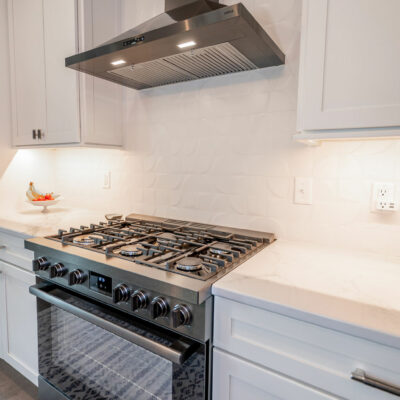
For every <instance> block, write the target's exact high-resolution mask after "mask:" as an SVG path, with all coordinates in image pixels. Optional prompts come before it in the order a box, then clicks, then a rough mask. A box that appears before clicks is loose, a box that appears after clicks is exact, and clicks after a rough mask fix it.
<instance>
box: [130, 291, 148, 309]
mask: <svg viewBox="0 0 400 400" xmlns="http://www.w3.org/2000/svg"><path fill="white" fill-rule="evenodd" d="M148 302H149V298H148V296H147V294H146V293H145V292H143V291H142V290H135V291H134V292H133V295H132V310H133V311H136V310H140V309H143V308H146V307H147V304H148Z"/></svg>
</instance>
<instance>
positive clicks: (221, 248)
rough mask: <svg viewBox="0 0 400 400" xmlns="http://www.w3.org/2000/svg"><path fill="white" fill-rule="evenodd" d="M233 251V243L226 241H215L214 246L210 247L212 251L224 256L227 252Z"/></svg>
mask: <svg viewBox="0 0 400 400" xmlns="http://www.w3.org/2000/svg"><path fill="white" fill-rule="evenodd" d="M231 251H232V247H231V245H230V244H229V243H225V242H218V243H215V244H214V245H213V247H210V253H212V254H215V255H218V256H224V255H226V254H229V253H230V252H231Z"/></svg>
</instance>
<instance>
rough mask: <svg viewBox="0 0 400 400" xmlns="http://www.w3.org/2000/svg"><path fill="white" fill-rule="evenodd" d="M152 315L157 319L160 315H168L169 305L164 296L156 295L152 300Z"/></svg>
mask: <svg viewBox="0 0 400 400" xmlns="http://www.w3.org/2000/svg"><path fill="white" fill-rule="evenodd" d="M150 311H151V317H152V318H153V319H156V318H158V317H166V316H167V315H168V313H169V305H168V303H167V300H165V299H164V297H156V298H155V299H153V301H152V302H151V309H150Z"/></svg>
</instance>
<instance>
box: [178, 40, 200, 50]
mask: <svg viewBox="0 0 400 400" xmlns="http://www.w3.org/2000/svg"><path fill="white" fill-rule="evenodd" d="M192 46H196V42H193V40H191V41H190V42H184V43H180V44H178V47H179V48H180V49H185V48H186V47H192Z"/></svg>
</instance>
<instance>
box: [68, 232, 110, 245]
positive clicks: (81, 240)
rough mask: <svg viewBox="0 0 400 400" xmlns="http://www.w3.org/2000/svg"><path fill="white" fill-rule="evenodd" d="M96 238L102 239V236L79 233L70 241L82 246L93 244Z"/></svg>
mask: <svg viewBox="0 0 400 400" xmlns="http://www.w3.org/2000/svg"><path fill="white" fill-rule="evenodd" d="M96 240H97V241H100V240H104V238H103V236H100V235H90V234H89V235H79V236H76V237H74V238H73V239H72V243H75V244H80V245H82V246H93V245H94V244H96Z"/></svg>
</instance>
